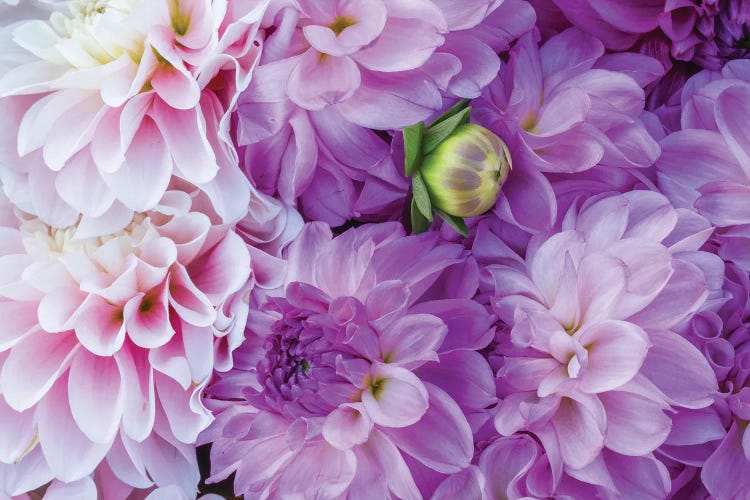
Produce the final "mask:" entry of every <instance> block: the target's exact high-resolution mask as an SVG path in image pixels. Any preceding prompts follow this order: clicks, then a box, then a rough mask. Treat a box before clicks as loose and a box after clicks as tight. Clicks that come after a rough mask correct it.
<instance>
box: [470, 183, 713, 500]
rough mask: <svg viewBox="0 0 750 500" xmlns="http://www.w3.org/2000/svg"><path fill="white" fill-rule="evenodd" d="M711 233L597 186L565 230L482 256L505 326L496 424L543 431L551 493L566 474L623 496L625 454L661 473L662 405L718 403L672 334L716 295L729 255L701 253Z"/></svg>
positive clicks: (700, 362) (690, 352)
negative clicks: (512, 253)
mask: <svg viewBox="0 0 750 500" xmlns="http://www.w3.org/2000/svg"><path fill="white" fill-rule="evenodd" d="M711 231H712V228H711V227H710V226H709V225H708V223H707V222H706V221H705V220H703V219H702V218H700V217H699V216H697V215H696V214H694V213H692V212H690V211H687V210H675V209H674V208H672V206H671V205H670V204H669V202H668V201H667V200H666V199H665V198H664V197H663V196H662V195H660V194H658V193H654V192H649V191H632V192H629V193H626V194H623V195H620V194H617V195H611V196H606V195H604V196H594V197H591V198H590V199H588V200H587V201H585V202H583V205H582V207H580V209H579V208H578V207H571V209H570V210H569V211H568V213H567V214H566V216H565V217H564V219H563V222H562V230H561V231H560V232H557V233H554V234H552V235H551V236H549V237H545V236H542V235H538V236H535V237H533V238H532V239H531V241H530V243H529V246H528V250H527V252H526V256H525V259H523V260H520V259H518V260H516V261H508V260H507V259H498V262H499V263H497V264H491V265H489V266H487V267H486V270H485V271H484V273H485V275H484V279H483V287H484V288H485V289H487V290H488V292H489V294H490V295H491V297H492V299H491V300H492V305H493V308H494V310H495V312H496V313H497V315H498V316H499V318H500V320H501V321H502V322H503V323H504V324H505V325H507V329H508V330H509V333H506V334H504V335H499V336H498V338H497V342H496V345H495V347H494V354H493V357H495V358H496V360H495V362H494V363H497V364H499V366H500V368H499V370H498V396H499V397H502V398H503V400H502V402H501V403H500V404H499V406H498V410H497V414H496V416H495V427H496V429H497V431H498V432H499V433H500V434H501V435H503V436H513V435H515V434H517V433H519V432H528V433H532V434H533V435H534V436H535V437H536V438H537V439H538V440H539V442H540V443H541V444H542V446H543V448H544V450H545V452H546V455H547V460H548V461H549V467H550V468H551V478H552V479H551V483H550V484H551V486H549V487H551V488H552V490H551V491H555V488H557V487H558V485H561V484H563V483H564V481H563V477H564V475H568V476H571V477H573V478H576V479H578V480H579V481H582V482H584V483H588V484H590V485H594V486H595V487H596V489H597V491H599V492H600V494H603V495H622V494H624V491H620V489H619V486H618V484H620V483H621V480H622V478H621V477H620V478H619V479H617V477H616V476H617V474H620V473H618V472H613V469H615V470H616V469H618V468H621V467H622V464H629V465H627V467H629V468H633V469H638V468H640V465H638V464H640V463H643V464H646V463H648V464H650V465H648V467H649V468H651V470H652V471H656V472H654V474H656V473H657V472H658V474H657V475H662V472H664V469H663V467H662V466H659V465H658V464H655V463H654V461H653V458H652V452H653V451H654V450H655V449H656V448H657V447H658V446H659V445H660V444H661V443H663V442H664V441H665V439H666V437H667V435H668V434H669V432H670V429H671V428H672V421H671V419H670V416H669V413H668V412H669V411H670V410H671V409H674V408H690V409H700V408H705V407H707V406H710V405H711V404H712V403H713V401H714V398H715V397H716V395H717V381H716V377H715V375H714V373H713V371H712V370H711V368H710V366H709V364H708V363H707V362H706V360H705V358H704V357H703V356H702V354H701V353H700V351H698V350H697V349H696V348H695V347H694V346H693V345H691V344H690V343H689V342H688V341H687V340H686V339H685V338H683V337H682V336H681V335H679V334H678V333H676V331H675V328H676V327H678V326H680V325H681V324H684V323H685V322H686V321H687V320H689V319H690V318H691V316H692V315H693V314H694V313H695V312H696V311H697V310H698V309H699V308H700V307H702V306H703V305H704V304H705V303H706V301H707V300H712V299H713V298H715V297H718V296H720V295H721V283H722V279H723V270H724V267H723V263H722V262H721V260H720V259H719V258H718V257H716V256H715V255H712V254H709V253H707V252H702V251H698V250H697V249H698V248H699V247H700V246H701V245H702V244H703V243H704V242H705V241H706V239H707V238H708V237H709V236H710V234H711ZM476 244H477V243H475V245H476ZM644 460H645V461H644ZM641 461H643V462H641ZM617 464H620V465H617ZM644 467H645V465H644Z"/></svg>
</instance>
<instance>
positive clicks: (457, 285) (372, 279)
mask: <svg viewBox="0 0 750 500" xmlns="http://www.w3.org/2000/svg"><path fill="white" fill-rule="evenodd" d="M407 256H419V259H420V265H419V266H418V267H415V266H413V265H412V260H411V259H410V258H409V257H407ZM288 264H289V269H288V274H287V277H286V280H285V287H284V288H283V289H282V290H280V293H282V294H281V295H280V296H278V297H276V298H272V299H270V300H269V301H268V302H266V304H265V305H264V306H263V307H262V308H261V309H260V310H259V311H257V312H254V313H252V314H251V315H250V319H249V323H248V331H247V340H246V342H245V343H244V344H243V345H242V347H240V348H239V349H238V350H237V351H236V355H235V368H234V369H233V370H231V371H230V372H228V373H226V374H222V375H220V377H219V378H218V380H217V381H216V382H215V383H214V384H212V385H211V386H209V388H208V389H207V394H208V399H207V400H206V404H207V405H209V406H210V407H211V408H215V409H216V410H217V412H218V416H217V420H216V421H215V422H214V424H213V425H212V426H211V427H210V428H209V430H208V431H206V433H204V436H203V438H202V440H204V441H212V442H213V445H212V450H211V459H212V460H211V465H212V473H213V476H212V478H211V479H210V480H212V481H215V480H221V479H224V478H226V477H227V476H229V475H230V474H231V473H232V472H235V473H236V475H235V478H234V487H235V493H236V494H238V495H241V494H244V495H245V496H246V497H253V498H269V497H270V498H280V497H293V496H299V497H305V498H312V497H314V498H321V499H323V498H341V497H342V496H350V497H352V498H369V497H375V498H421V497H422V494H423V493H422V492H421V490H422V489H423V488H428V487H429V486H428V485H423V484H422V483H423V482H424V481H425V479H424V478H426V477H430V475H442V474H450V473H455V472H458V471H460V470H462V469H463V468H465V467H467V466H468V465H469V462H470V460H471V458H472V454H473V442H472V427H471V426H470V422H469V420H472V417H471V416H472V415H477V416H480V417H481V415H483V414H486V411H485V409H486V408H487V407H489V406H491V405H493V404H494V403H495V402H496V401H497V400H496V398H495V390H494V383H493V379H492V372H491V371H490V368H489V365H488V364H487V362H486V361H485V360H484V358H483V357H482V356H481V355H480V354H479V353H478V352H476V351H477V350H479V349H481V348H484V347H485V346H486V345H487V344H488V343H489V342H490V341H491V340H492V338H493V336H494V328H493V323H494V317H493V316H492V315H491V314H489V313H488V312H487V310H486V309H485V308H484V307H483V306H481V305H479V304H478V303H476V302H474V301H472V300H470V297H471V296H472V295H473V294H474V293H475V291H476V288H477V284H478V278H477V276H478V269H477V267H476V263H475V262H474V261H473V260H472V259H470V258H467V256H466V251H465V250H464V249H463V248H462V247H461V246H459V245H455V244H439V240H438V238H437V235H436V234H435V233H431V234H426V235H422V236H406V237H405V236H404V233H403V229H402V228H401V227H400V225H398V224H396V223H388V224H379V225H370V226H363V227H360V228H355V229H351V230H349V231H347V232H345V233H344V234H342V235H341V236H338V237H336V238H332V236H331V232H330V230H329V229H328V228H327V227H326V226H325V225H324V224H320V223H312V224H309V225H307V226H306V227H305V228H304V229H303V231H302V233H301V234H300V236H299V238H298V239H297V240H295V242H294V243H292V245H291V246H290V247H289V252H288ZM484 419H485V420H486V416H485V417H484ZM438 436H439V439H436V437H438Z"/></svg>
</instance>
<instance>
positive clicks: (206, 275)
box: [0, 191, 260, 494]
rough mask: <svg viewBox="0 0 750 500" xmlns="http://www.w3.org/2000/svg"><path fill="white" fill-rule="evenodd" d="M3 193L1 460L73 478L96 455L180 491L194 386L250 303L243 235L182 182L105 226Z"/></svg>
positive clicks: (197, 417)
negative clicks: (68, 218)
mask: <svg viewBox="0 0 750 500" xmlns="http://www.w3.org/2000/svg"><path fill="white" fill-rule="evenodd" d="M0 204H1V205H2V209H1V210H0V213H1V214H2V215H1V216H0V220H1V221H2V223H1V224H0V232H2V234H3V237H2V252H0V253H1V254H2V256H0V270H1V272H0V310H1V311H2V317H3V318H5V321H6V326H5V328H4V329H3V330H2V339H0V365H1V368H0V391H1V392H2V400H0V413H2V415H1V416H0V420H2V422H3V426H2V429H1V430H0V434H2V437H1V438H0V441H1V442H2V446H0V461H1V462H3V463H4V464H14V463H18V462H20V463H21V464H24V463H27V462H28V467H29V469H31V470H34V468H40V469H39V470H40V471H49V472H48V474H47V476H48V478H49V479H51V478H52V477H54V478H57V479H60V480H62V481H64V482H70V481H77V480H79V479H82V478H84V477H85V476H87V475H88V474H90V473H91V472H92V471H93V470H94V468H95V467H96V466H97V465H98V464H99V463H100V462H101V461H102V460H103V459H104V458H105V457H106V459H107V461H108V463H109V466H110V467H111V468H112V470H113V472H114V473H115V475H117V476H118V477H120V479H121V480H122V481H124V482H126V483H129V484H131V485H132V486H134V487H141V488H143V487H148V486H150V485H152V484H154V482H156V484H157V485H159V486H162V485H169V484H171V483H172V482H175V483H176V484H178V485H179V486H180V487H182V489H183V490H184V491H186V492H188V493H187V494H190V491H191V490H194V489H195V487H196V484H197V481H198V479H199V475H198V471H197V464H196V463H195V452H194V449H193V443H194V442H195V440H196V437H197V435H198V433H199V432H201V431H202V430H203V429H204V428H205V427H206V426H207V425H208V423H209V422H210V421H211V419H212V417H211V414H210V413H209V411H208V410H206V409H205V408H204V407H203V405H202V404H201V402H200V396H201V392H202V390H203V388H204V387H205V385H206V384H207V383H208V381H209V378H210V377H211V375H212V372H213V370H214V368H215V367H216V368H219V369H228V368H229V367H230V366H231V358H230V351H231V349H232V348H233V347H235V346H236V345H237V344H239V340H241V338H242V328H241V327H240V328H236V327H235V323H239V324H241V325H244V322H245V317H246V315H247V303H246V301H243V300H242V297H241V296H238V294H237V293H236V292H237V291H238V290H240V289H241V288H242V287H243V286H244V285H245V284H246V282H247V280H248V276H249V275H250V269H251V262H250V257H249V254H248V251H247V249H246V247H245V244H244V242H243V241H242V239H241V238H240V237H239V236H237V235H236V234H235V233H234V232H232V231H231V230H229V228H227V227H226V226H224V225H222V224H220V223H219V222H218V220H219V218H218V217H217V216H216V215H215V214H214V215H211V216H209V215H208V214H211V212H210V203H209V202H208V200H207V199H206V198H204V197H201V196H197V197H196V198H194V199H193V198H191V196H190V195H188V194H187V193H185V192H181V191H168V192H166V193H165V195H164V196H163V198H162V200H161V202H160V203H159V204H158V205H157V206H156V207H154V209H152V210H150V211H147V212H142V213H138V214H136V215H135V216H133V218H132V220H130V221H129V222H128V223H127V224H126V225H125V226H124V227H123V228H122V229H120V230H118V231H115V232H113V233H112V234H108V235H98V234H97V233H94V235H92V234H91V232H90V230H91V227H90V226H87V225H86V224H85V221H83V220H82V221H81V222H80V223H78V224H74V225H72V226H69V227H65V228H54V227H50V226H49V225H47V224H45V223H44V222H43V221H42V220H40V219H39V218H38V217H35V216H33V215H29V214H26V213H23V212H21V211H19V210H14V208H13V207H12V206H11V205H9V204H8V202H7V200H0ZM253 267H254V268H255V267H258V266H256V265H255V264H254V265H253ZM258 272H260V269H258ZM243 314H244V316H243ZM238 336H239V340H238V338H237V337H238ZM30 366H33V367H34V369H33V370H29V367H30ZM164 450H166V451H164ZM71 454H72V455H74V456H75V457H76V459H75V460H70V457H71ZM162 456H163V457H171V458H170V459H169V460H165V459H162V458H160V457H162ZM4 467H16V466H11V465H8V466H4ZM27 470H28V469H27ZM28 473H29V474H30V472H28ZM33 476H34V477H43V476H44V474H43V473H42V472H39V473H34V474H33ZM50 476H51V477H50ZM175 476H177V477H175ZM43 482H44V480H43Z"/></svg>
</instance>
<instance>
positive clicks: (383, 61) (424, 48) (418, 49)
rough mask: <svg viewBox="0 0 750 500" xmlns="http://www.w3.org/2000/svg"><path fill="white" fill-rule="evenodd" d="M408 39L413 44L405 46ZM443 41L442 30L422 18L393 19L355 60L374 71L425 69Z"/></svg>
mask: <svg viewBox="0 0 750 500" xmlns="http://www.w3.org/2000/svg"><path fill="white" fill-rule="evenodd" d="M406 38H409V39H410V40H411V41H412V43H410V44H408V45H404V43H403V41H404V39H406ZM443 40H444V39H443V36H442V35H441V34H440V31H439V30H438V29H437V28H436V27H435V26H434V25H432V24H429V23H428V22H425V21H423V20H422V19H399V18H394V17H389V18H388V21H387V22H386V24H385V28H383V31H382V32H381V33H380V36H379V37H378V38H377V39H376V40H375V43H373V44H372V45H370V46H369V47H367V48H365V49H363V50H360V51H359V52H357V53H356V54H355V55H353V56H352V57H353V58H354V59H355V60H356V61H357V62H358V63H359V64H361V65H362V66H364V67H365V68H367V69H369V70H371V71H381V72H387V73H393V72H397V71H407V70H410V69H415V68H419V67H420V66H422V65H423V64H424V63H425V62H426V61H427V59H429V57H430V56H431V55H432V53H433V52H434V51H435V49H436V48H437V47H439V46H441V45H442V44H443Z"/></svg>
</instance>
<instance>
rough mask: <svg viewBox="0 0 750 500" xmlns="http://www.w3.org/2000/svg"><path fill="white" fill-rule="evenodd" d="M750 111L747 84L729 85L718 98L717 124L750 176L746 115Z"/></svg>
mask: <svg viewBox="0 0 750 500" xmlns="http://www.w3.org/2000/svg"><path fill="white" fill-rule="evenodd" d="M748 112H750V90H748V88H747V86H746V85H736V86H732V87H729V88H728V89H726V90H725V91H723V92H722V93H721V95H719V98H718V99H717V100H716V124H717V125H718V126H719V131H720V132H721V133H722V135H723V136H724V139H726V141H727V144H728V145H729V149H730V150H731V151H732V153H734V156H735V158H737V160H738V162H739V164H740V165H741V166H742V169H743V170H744V171H745V175H746V176H748V177H750V133H749V132H748V130H747V121H746V120H745V119H744V117H746V116H747V114H746V113H748Z"/></svg>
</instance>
